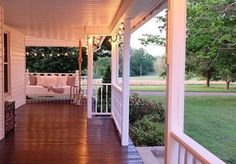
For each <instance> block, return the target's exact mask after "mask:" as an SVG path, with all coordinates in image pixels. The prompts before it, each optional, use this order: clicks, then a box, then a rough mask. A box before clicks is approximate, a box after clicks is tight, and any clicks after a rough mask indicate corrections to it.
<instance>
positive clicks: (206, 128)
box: [142, 96, 236, 164]
mask: <svg viewBox="0 0 236 164" xmlns="http://www.w3.org/2000/svg"><path fill="white" fill-rule="evenodd" d="M142 97H144V98H146V99H150V100H154V101H156V102H161V103H163V104H164V105H165V97H159V96H142ZM235 118H236V97H235V96H232V97H224V96H215V97H214V96H206V97H202V96H201V97H185V123H184V125H185V133H186V134H188V135H189V136H191V137H192V138H193V139H194V140H196V141H197V142H198V143H200V144H201V145H203V146H204V147H206V148H207V149H209V150H210V151H211V152H213V153H214V154H216V155H217V156H218V157H220V158H221V159H222V160H224V161H225V162H227V163H229V164H235V163H236V130H235V129H236V119H235Z"/></svg>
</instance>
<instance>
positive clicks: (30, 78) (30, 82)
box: [29, 75, 37, 85]
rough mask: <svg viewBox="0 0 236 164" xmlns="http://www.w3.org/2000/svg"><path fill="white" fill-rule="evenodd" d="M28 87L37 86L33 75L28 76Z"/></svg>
mask: <svg viewBox="0 0 236 164" xmlns="http://www.w3.org/2000/svg"><path fill="white" fill-rule="evenodd" d="M29 85H37V78H36V76H34V75H29Z"/></svg>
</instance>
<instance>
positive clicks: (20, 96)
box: [4, 26, 26, 108]
mask: <svg viewBox="0 0 236 164" xmlns="http://www.w3.org/2000/svg"><path fill="white" fill-rule="evenodd" d="M4 30H5V31H7V32H9V36H10V95H9V96H7V97H5V100H14V101H15V102H16V108H18V107H20V106H22V105H24V104H25V103H26V89H25V87H26V86H25V35H24V34H22V33H20V32H18V31H16V30H14V29H13V28H11V27H8V26H4Z"/></svg>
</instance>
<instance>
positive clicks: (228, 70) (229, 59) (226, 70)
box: [216, 50, 236, 90]
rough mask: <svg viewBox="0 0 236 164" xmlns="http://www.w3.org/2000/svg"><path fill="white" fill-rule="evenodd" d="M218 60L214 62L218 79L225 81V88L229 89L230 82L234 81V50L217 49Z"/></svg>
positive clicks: (235, 74)
mask: <svg viewBox="0 0 236 164" xmlns="http://www.w3.org/2000/svg"><path fill="white" fill-rule="evenodd" d="M219 53H220V54H221V55H219V57H218V58H219V60H217V62H216V69H217V71H218V72H219V76H220V79H222V80H224V81H225V82H226V87H225V88H226V89H227V90H229V85H230V83H231V82H234V81H236V53H235V50H234V51H233V50H231V51H229V50H227V51H225V50H223V51H219Z"/></svg>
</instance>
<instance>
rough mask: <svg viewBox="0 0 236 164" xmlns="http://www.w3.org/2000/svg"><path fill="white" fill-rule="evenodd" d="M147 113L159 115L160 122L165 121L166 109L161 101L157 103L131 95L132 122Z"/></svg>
mask: <svg viewBox="0 0 236 164" xmlns="http://www.w3.org/2000/svg"><path fill="white" fill-rule="evenodd" d="M146 115H157V116H158V122H161V123H164V122H165V110H164V108H163V106H162V104H161V103H155V102H153V101H149V100H146V99H143V98H140V97H138V95H137V94H132V95H131V97H130V124H133V123H134V122H135V121H137V120H141V119H142V118H143V117H144V116H146Z"/></svg>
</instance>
